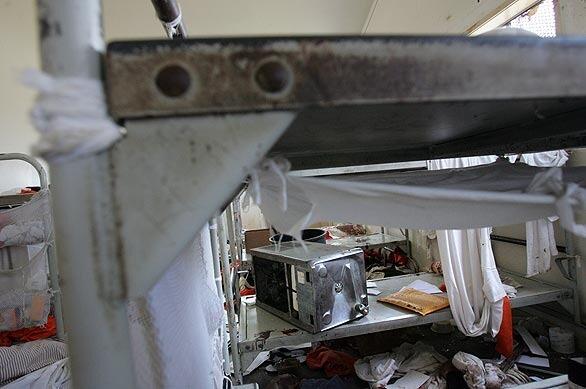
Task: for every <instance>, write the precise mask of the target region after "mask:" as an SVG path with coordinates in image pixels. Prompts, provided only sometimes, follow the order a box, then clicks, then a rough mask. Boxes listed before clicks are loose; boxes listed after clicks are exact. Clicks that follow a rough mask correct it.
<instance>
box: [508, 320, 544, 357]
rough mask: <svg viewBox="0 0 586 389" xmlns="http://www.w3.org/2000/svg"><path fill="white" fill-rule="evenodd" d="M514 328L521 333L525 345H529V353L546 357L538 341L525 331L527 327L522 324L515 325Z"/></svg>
mask: <svg viewBox="0 0 586 389" xmlns="http://www.w3.org/2000/svg"><path fill="white" fill-rule="evenodd" d="M515 330H517V332H518V333H519V335H521V338H523V341H524V342H525V344H526V345H527V347H529V351H531V354H533V355H540V356H542V357H547V354H546V353H545V351H543V349H542V348H541V346H540V345H539V343H537V341H536V340H535V338H534V337H533V335H531V334H530V333H529V331H527V328H525V327H523V326H516V327H515Z"/></svg>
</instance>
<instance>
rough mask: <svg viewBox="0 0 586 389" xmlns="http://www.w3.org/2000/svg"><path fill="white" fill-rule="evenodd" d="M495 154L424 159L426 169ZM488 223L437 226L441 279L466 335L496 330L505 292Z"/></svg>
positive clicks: (476, 161)
mask: <svg viewBox="0 0 586 389" xmlns="http://www.w3.org/2000/svg"><path fill="white" fill-rule="evenodd" d="M495 160H496V157H492V156H486V157H471V158H453V159H441V160H434V161H428V168H429V169H430V170H440V169H450V168H463V167H470V166H476V165H482V164H486V163H491V162H493V161H495ZM490 232H491V229H490V228H489V227H484V228H476V229H466V230H438V231H436V234H437V242H438V246H439V252H440V259H441V263H442V271H443V274H444V282H445V284H446V289H447V292H448V298H449V300H450V309H451V311H452V315H453V317H454V321H455V322H456V325H457V326H458V329H459V330H460V331H461V332H462V333H463V334H465V335H467V336H480V335H482V334H485V333H487V332H490V334H491V335H492V336H496V335H497V334H498V332H499V329H500V326H501V321H502V314H503V309H502V307H503V305H502V299H503V298H504V297H505V296H506V292H505V289H504V288H503V285H502V282H501V280H500V276H499V274H498V271H497V268H496V262H495V260H494V255H493V252H492V246H491V244H490Z"/></svg>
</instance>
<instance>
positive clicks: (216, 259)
mask: <svg viewBox="0 0 586 389" xmlns="http://www.w3.org/2000/svg"><path fill="white" fill-rule="evenodd" d="M210 238H211V241H212V259H213V265H214V280H215V281H216V289H217V292H218V297H219V298H220V301H222V300H224V292H223V290H222V273H221V268H220V255H219V252H218V251H219V250H218V217H217V216H214V217H213V218H212V220H210ZM218 332H219V336H220V341H221V342H222V357H223V363H224V374H225V375H230V353H229V352H228V339H226V318H225V316H224V315H222V326H221V327H220V330H219V331H218Z"/></svg>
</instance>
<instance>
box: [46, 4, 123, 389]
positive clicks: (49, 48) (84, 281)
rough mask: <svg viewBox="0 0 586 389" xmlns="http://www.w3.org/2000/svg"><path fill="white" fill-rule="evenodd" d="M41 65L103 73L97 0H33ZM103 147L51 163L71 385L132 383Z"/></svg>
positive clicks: (63, 71)
mask: <svg viewBox="0 0 586 389" xmlns="http://www.w3.org/2000/svg"><path fill="white" fill-rule="evenodd" d="M37 4H38V16H39V28H40V39H41V41H40V47H41V59H42V67H43V70H45V71H46V72H48V73H51V74H53V75H56V76H64V77H90V78H96V79H97V78H100V52H101V51H102V49H103V46H104V43H103V40H102V36H101V32H102V30H101V10H100V1H99V0H85V1H78V0H38V3H37ZM108 162H109V161H108V155H107V153H102V154H100V155H97V156H91V157H87V158H83V159H79V160H76V161H74V162H67V163H60V164H51V170H50V173H51V190H52V193H53V194H54V195H53V209H54V219H55V231H56V243H57V250H58V256H59V267H60V270H61V288H62V290H63V304H64V313H65V321H66V323H67V329H68V344H69V352H70V355H71V367H72V372H73V381H74V385H75V387H77V388H132V387H134V373H133V365H132V359H131V349H130V337H129V333H128V319H127V315H126V306H125V300H126V287H125V269H124V265H123V264H121V263H119V262H118V261H117V260H116V256H115V255H111V254H112V253H111V252H108V248H109V247H111V246H110V245H109V242H108V241H107V239H105V237H106V233H105V230H106V229H108V228H110V227H111V226H110V225H109V224H108V223H111V222H112V220H114V218H113V217H112V215H113V209H112V204H111V201H110V199H111V186H110V185H111V184H110V183H111V179H110V176H109V169H108V168H109V163H108Z"/></svg>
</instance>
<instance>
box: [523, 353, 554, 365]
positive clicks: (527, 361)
mask: <svg viewBox="0 0 586 389" xmlns="http://www.w3.org/2000/svg"><path fill="white" fill-rule="evenodd" d="M517 363H520V364H523V365H529V366H537V367H549V359H547V358H542V357H530V356H529V355H521V356H520V357H519V360H518V361H517Z"/></svg>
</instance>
